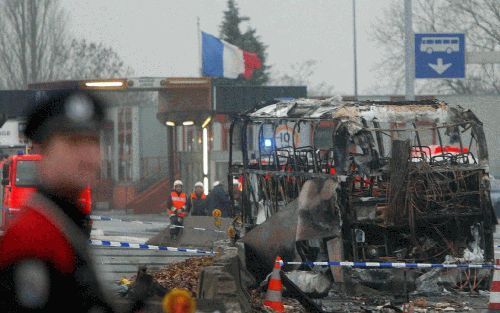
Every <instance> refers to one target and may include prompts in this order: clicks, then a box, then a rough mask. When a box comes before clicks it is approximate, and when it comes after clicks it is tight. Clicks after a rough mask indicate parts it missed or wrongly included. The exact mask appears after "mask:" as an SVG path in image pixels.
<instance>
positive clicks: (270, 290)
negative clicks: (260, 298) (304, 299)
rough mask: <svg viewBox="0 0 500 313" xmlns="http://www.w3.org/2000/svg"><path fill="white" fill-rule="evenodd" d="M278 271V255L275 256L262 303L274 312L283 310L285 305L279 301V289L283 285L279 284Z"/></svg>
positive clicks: (279, 263)
mask: <svg viewBox="0 0 500 313" xmlns="http://www.w3.org/2000/svg"><path fill="white" fill-rule="evenodd" d="M280 271H281V258H280V257H279V256H278V257H276V262H275V263H274V268H273V272H272V273H271V277H270V278H269V284H268V285H267V292H266V299H265V300H264V305H265V306H267V307H270V308H271V309H273V310H274V311H276V312H285V306H284V305H283V302H282V301H281V291H282V290H283V285H282V284H281V276H280Z"/></svg>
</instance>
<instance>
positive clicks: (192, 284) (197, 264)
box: [152, 256, 214, 296]
mask: <svg viewBox="0 0 500 313" xmlns="http://www.w3.org/2000/svg"><path fill="white" fill-rule="evenodd" d="M213 262H214V258H213V257H212V256H206V257H194V258H189V259H187V260H184V261H182V262H178V263H173V264H170V265H168V266H166V267H164V268H162V269H160V270H158V271H157V272H154V273H152V276H153V279H154V280H155V281H156V282H158V283H159V284H160V285H162V286H163V287H165V288H167V289H169V290H170V289H172V288H185V289H187V290H189V291H191V293H192V294H193V295H194V296H196V294H197V292H198V278H199V276H200V272H201V270H202V269H203V268H204V267H206V266H211V265H212V264H213Z"/></svg>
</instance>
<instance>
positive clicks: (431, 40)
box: [415, 33, 465, 78]
mask: <svg viewBox="0 0 500 313" xmlns="http://www.w3.org/2000/svg"><path fill="white" fill-rule="evenodd" d="M415 78H465V36H464V34H453V33H429V34H415Z"/></svg>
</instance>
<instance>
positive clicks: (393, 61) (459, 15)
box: [373, 0, 500, 94]
mask: <svg viewBox="0 0 500 313" xmlns="http://www.w3.org/2000/svg"><path fill="white" fill-rule="evenodd" d="M413 3H414V6H413V29H414V30H415V32H464V33H465V34H466V45H467V50H468V51H474V50H475V51H492V50H495V49H496V48H498V47H499V45H500V33H499V29H500V28H499V27H500V13H499V12H500V1H498V0H414V2H413ZM373 39H374V41H375V43H377V44H378V45H379V47H382V48H383V51H384V57H383V59H382V60H381V61H380V62H379V63H378V64H377V65H376V68H375V70H376V71H377V72H378V75H379V78H380V79H379V82H381V83H380V84H379V85H378V86H376V88H377V89H378V91H382V90H383V91H384V92H387V91H389V92H391V93H401V92H402V91H403V87H404V15H403V2H402V1H397V0H395V1H393V3H392V5H391V6H390V7H389V8H388V9H387V10H386V11H385V12H384V15H383V17H382V18H379V19H377V22H376V23H375V24H374V25H373ZM497 72H498V65H494V64H488V65H468V66H467V73H466V76H467V77H466V79H463V80H460V79H439V80H417V83H416V86H417V91H418V92H419V93H457V94H470V93H487V92H489V93H491V92H495V93H498V92H500V89H499V87H500V84H499V77H498V74H497Z"/></svg>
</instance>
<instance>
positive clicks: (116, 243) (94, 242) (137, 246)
mask: <svg viewBox="0 0 500 313" xmlns="http://www.w3.org/2000/svg"><path fill="white" fill-rule="evenodd" d="M89 242H90V244H91V245H93V246H104V247H115V248H131V249H143V250H159V251H173V252H187V253H197V254H211V255H212V254H214V252H213V251H206V250H200V249H189V248H179V247H167V246H153V245H148V244H145V243H131V242H123V241H108V240H95V239H90V240H89Z"/></svg>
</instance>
